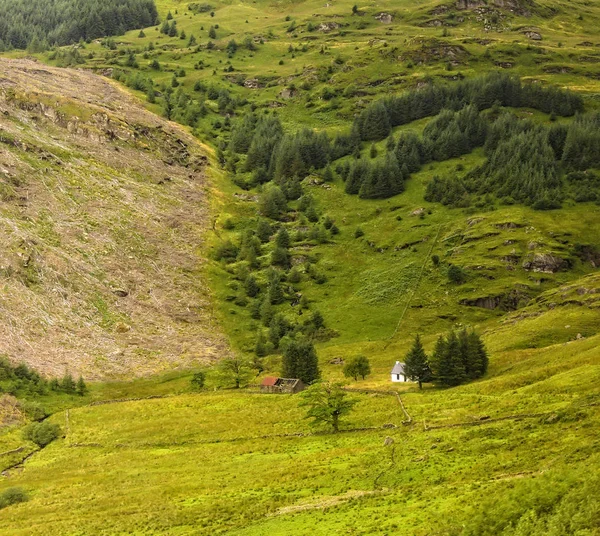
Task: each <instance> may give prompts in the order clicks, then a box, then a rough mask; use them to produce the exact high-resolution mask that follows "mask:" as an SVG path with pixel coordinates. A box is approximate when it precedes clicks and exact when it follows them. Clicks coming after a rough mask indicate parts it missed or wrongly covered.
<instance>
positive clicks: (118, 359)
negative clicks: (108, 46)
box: [0, 59, 226, 378]
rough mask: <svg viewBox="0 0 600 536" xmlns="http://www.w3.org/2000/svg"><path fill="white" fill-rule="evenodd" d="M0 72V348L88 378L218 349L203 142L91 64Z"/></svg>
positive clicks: (1, 65) (26, 64)
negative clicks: (205, 245)
mask: <svg viewBox="0 0 600 536" xmlns="http://www.w3.org/2000/svg"><path fill="white" fill-rule="evenodd" d="M0 74H1V76H0V325H1V326H2V330H1V331H0V354H7V355H8V356H9V358H10V359H12V360H14V361H19V360H23V361H25V362H27V363H28V364H30V365H32V366H34V367H36V368H37V369H39V370H42V371H44V372H46V373H50V374H53V375H60V374H62V373H64V372H65V371H69V372H71V373H72V374H79V373H82V374H83V375H84V376H85V377H87V378H97V377H114V376H132V375H141V374H146V373H150V372H155V371H158V370H164V369H169V368H172V367H176V366H183V365H189V364H191V363H194V362H198V361H205V360H210V359H213V358H215V357H217V356H218V355H219V354H220V353H222V351H224V350H225V349H226V348H225V344H224V342H223V339H222V338H221V336H220V335H219V332H218V330H217V329H216V328H215V325H214V322H213V319H212V314H211V302H210V298H209V293H208V290H207V288H206V285H205V283H204V279H203V276H202V271H201V266H202V258H201V257H200V256H199V253H198V252H199V247H200V246H201V244H202V240H203V231H204V229H205V228H206V226H207V225H209V221H208V216H207V205H206V196H205V193H206V189H207V184H206V177H205V173H204V170H205V167H206V165H207V159H206V156H205V155H204V154H203V151H202V149H201V147H200V146H199V145H198V144H197V143H196V142H195V141H194V140H193V138H192V137H190V136H188V135H187V134H186V133H185V132H184V131H183V130H181V129H180V128H178V127H177V126H176V125H173V124H170V123H168V122H166V121H164V120H161V119H160V118H158V117H156V116H154V115H152V114H151V113H149V112H147V111H145V110H144V109H143V108H142V107H141V106H139V105H138V104H137V103H136V102H135V101H134V100H133V99H132V98H130V97H129V96H128V95H126V94H125V93H124V92H122V91H121V90H119V89H118V88H117V87H116V86H115V85H113V84H111V83H110V82H109V81H107V80H105V79H102V78H100V77H97V76H95V75H93V74H90V73H87V72H83V71H78V70H65V69H57V68H53V67H47V66H43V65H41V64H38V63H36V62H33V61H29V60H13V61H11V60H6V59H2V60H0Z"/></svg>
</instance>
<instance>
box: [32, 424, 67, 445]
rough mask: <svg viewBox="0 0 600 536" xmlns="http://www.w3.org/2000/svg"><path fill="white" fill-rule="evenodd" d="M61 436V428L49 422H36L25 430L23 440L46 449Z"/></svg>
mask: <svg viewBox="0 0 600 536" xmlns="http://www.w3.org/2000/svg"><path fill="white" fill-rule="evenodd" d="M59 436H60V426H59V425H58V424H52V423H49V422H47V421H44V422H34V423H31V424H29V425H28V426H26V427H25V428H24V429H23V439H26V440H27V441H31V442H33V443H35V444H36V445H37V446H38V447H40V448H44V447H45V446H47V445H49V444H50V443H52V441H54V440H55V439H58V437H59Z"/></svg>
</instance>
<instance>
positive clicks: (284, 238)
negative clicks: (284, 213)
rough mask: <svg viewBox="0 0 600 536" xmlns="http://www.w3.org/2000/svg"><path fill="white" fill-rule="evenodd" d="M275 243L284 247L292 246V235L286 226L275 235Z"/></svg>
mask: <svg viewBox="0 0 600 536" xmlns="http://www.w3.org/2000/svg"><path fill="white" fill-rule="evenodd" d="M275 245H276V246H277V247H280V248H284V249H287V248H289V247H290V235H289V233H288V232H287V229H286V228H285V227H282V228H281V229H279V232H278V233H277V235H276V236H275Z"/></svg>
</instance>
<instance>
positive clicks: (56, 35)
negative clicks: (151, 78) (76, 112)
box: [0, 0, 158, 49]
mask: <svg viewBox="0 0 600 536" xmlns="http://www.w3.org/2000/svg"><path fill="white" fill-rule="evenodd" d="M0 13H2V18H1V19H0V41H2V42H4V43H6V44H10V45H11V46H12V47H14V48H21V49H24V48H27V46H28V45H29V44H30V43H31V42H32V41H33V40H37V41H40V42H41V41H43V42H46V43H48V44H49V45H59V46H62V45H68V44H72V43H77V42H78V41H79V40H82V39H83V40H91V39H97V38H99V37H104V36H107V35H120V34H123V33H125V32H126V31H128V30H132V29H134V28H145V27H147V26H151V25H153V24H154V23H155V22H156V19H157V16H158V14H157V11H156V6H155V5H154V2H153V1H152V0H105V1H103V2H96V1H94V0H80V1H79V2H70V1H68V0H55V1H49V0H31V1H26V0H0Z"/></svg>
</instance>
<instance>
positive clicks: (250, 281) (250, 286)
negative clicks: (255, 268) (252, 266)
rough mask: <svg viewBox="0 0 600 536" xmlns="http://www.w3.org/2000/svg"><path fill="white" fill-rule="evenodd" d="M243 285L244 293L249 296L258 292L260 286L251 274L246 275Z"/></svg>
mask: <svg viewBox="0 0 600 536" xmlns="http://www.w3.org/2000/svg"><path fill="white" fill-rule="evenodd" d="M244 287H245V289H246V295H247V296H248V297H249V298H255V297H256V296H257V295H258V293H259V292H260V287H259V286H258V283H257V281H256V277H254V276H253V275H252V274H249V275H248V277H246V281H245V282H244Z"/></svg>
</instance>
